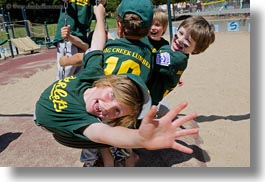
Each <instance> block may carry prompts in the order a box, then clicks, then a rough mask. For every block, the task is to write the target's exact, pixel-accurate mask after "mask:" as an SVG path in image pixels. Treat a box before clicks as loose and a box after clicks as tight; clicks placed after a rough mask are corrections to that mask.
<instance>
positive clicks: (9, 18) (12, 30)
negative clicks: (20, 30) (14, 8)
mask: <svg viewBox="0 0 265 182" xmlns="http://www.w3.org/2000/svg"><path fill="white" fill-rule="evenodd" d="M7 16H8V23H9V26H10V27H11V32H12V37H13V38H16V36H15V31H14V24H13V23H12V21H11V16H10V12H7ZM16 52H17V54H18V49H17V47H16Z"/></svg>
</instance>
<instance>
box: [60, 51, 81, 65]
mask: <svg viewBox="0 0 265 182" xmlns="http://www.w3.org/2000/svg"><path fill="white" fill-rule="evenodd" d="M83 55H84V53H76V54H74V55H72V56H70V57H68V56H61V57H60V65H61V66H70V65H72V66H80V65H82V59H83Z"/></svg>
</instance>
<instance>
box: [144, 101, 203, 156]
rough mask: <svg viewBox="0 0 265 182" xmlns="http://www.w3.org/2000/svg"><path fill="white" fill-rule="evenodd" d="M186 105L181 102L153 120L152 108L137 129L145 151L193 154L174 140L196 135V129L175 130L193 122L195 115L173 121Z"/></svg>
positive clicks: (154, 109) (153, 110)
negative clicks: (177, 151) (171, 150)
mask: <svg viewBox="0 0 265 182" xmlns="http://www.w3.org/2000/svg"><path fill="white" fill-rule="evenodd" d="M187 105H188V103H187V102H183V103H181V104H180V105H178V106H177V107H176V108H175V109H172V110H170V111H169V112H168V113H167V114H166V115H165V116H163V117H162V118H159V119H154V118H155V115H156V109H157V107H156V106H152V108H151V110H150V112H149V113H148V114H147V115H146V116H145V117H144V119H143V120H142V123H141V125H140V128H139V135H140V136H141V137H142V140H143V143H144V146H145V148H146V149H149V150H153V149H162V148H172V149H175V150H179V151H181V152H184V153H188V154H191V153H192V152H193V150H192V149H190V148H188V147H186V146H184V145H181V144H179V143H177V142H176V139H177V138H179V137H182V136H188V135H193V134H198V132H199V130H198V128H192V129H182V130H177V128H178V127H179V126H181V125H183V124H184V123H185V122H187V121H190V120H193V119H194V118H195V117H196V116H197V115H196V114H195V113H193V114H190V115H187V116H184V117H181V118H178V119H175V120H174V121H173V119H174V118H175V117H176V116H177V114H179V113H180V111H182V110H183V109H184V108H185V107H186V106H187Z"/></svg>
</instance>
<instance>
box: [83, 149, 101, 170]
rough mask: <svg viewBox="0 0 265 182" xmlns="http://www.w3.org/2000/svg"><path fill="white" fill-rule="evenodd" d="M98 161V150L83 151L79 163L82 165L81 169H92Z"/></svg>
mask: <svg viewBox="0 0 265 182" xmlns="http://www.w3.org/2000/svg"><path fill="white" fill-rule="evenodd" d="M97 159H98V149H83V150H82V152H81V156H80V161H81V162H83V163H84V165H83V167H93V166H94V164H95V162H96V160H97Z"/></svg>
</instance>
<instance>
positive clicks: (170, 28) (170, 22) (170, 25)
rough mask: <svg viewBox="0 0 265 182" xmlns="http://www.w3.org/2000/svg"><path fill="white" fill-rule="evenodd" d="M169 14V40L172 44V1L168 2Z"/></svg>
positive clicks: (168, 0)
mask: <svg viewBox="0 0 265 182" xmlns="http://www.w3.org/2000/svg"><path fill="white" fill-rule="evenodd" d="M167 12H168V25H169V38H170V44H171V41H172V18H171V6H170V0H167ZM173 13H174V12H173Z"/></svg>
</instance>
